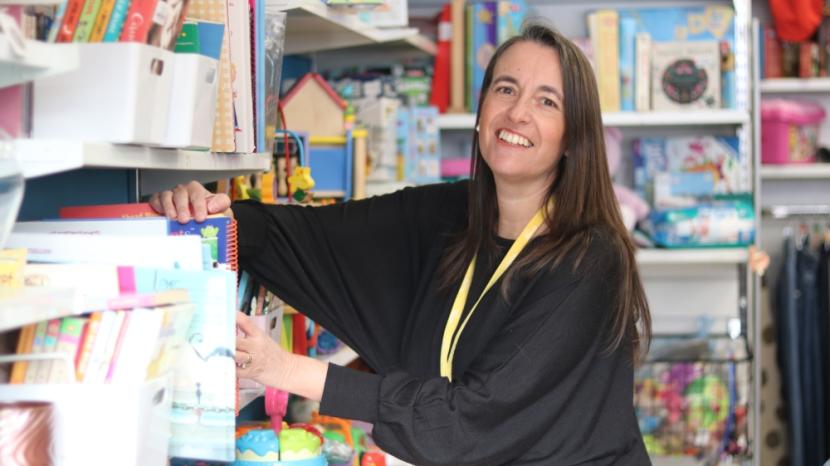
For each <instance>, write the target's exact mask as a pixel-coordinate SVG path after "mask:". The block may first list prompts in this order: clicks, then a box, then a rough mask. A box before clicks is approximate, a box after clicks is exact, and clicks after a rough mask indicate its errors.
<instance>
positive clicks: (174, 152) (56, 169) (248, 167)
mask: <svg viewBox="0 0 830 466" xmlns="http://www.w3.org/2000/svg"><path fill="white" fill-rule="evenodd" d="M1 151H10V152H11V153H12V155H14V156H15V157H16V158H17V160H18V161H19V162H20V163H21V165H22V168H23V176H24V177H26V178H34V177H38V176H45V175H51V174H55V173H62V172H66V171H69V170H75V169H79V168H123V169H137V170H139V171H140V173H141V174H142V176H141V177H140V181H141V186H140V188H141V192H142V193H148V192H153V191H156V190H159V189H163V188H165V187H168V188H169V187H170V186H174V185H175V184H176V183H180V182H183V181H188V180H191V179H197V180H200V181H214V180H217V179H219V178H226V177H230V176H234V175H241V174H245V173H254V172H259V171H265V170H268V169H269V167H270V164H271V156H270V155H269V154H221V153H213V152H202V151H193V150H179V149H161V148H153V147H146V146H133V145H126V144H110V143H98V142H79V141H61V140H43V139H17V140H13V141H11V142H6V143H0V152H1Z"/></svg>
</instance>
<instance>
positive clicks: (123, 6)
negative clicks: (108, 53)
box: [104, 0, 130, 42]
mask: <svg viewBox="0 0 830 466" xmlns="http://www.w3.org/2000/svg"><path fill="white" fill-rule="evenodd" d="M129 8H130V0H115V6H114V7H113V8H112V15H110V21H109V23H107V31H106V32H105V33H104V42H118V39H119V38H121V28H123V27H124V20H125V19H126V18H127V10H128V9H129Z"/></svg>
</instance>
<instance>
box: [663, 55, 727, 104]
mask: <svg viewBox="0 0 830 466" xmlns="http://www.w3.org/2000/svg"><path fill="white" fill-rule="evenodd" d="M720 78H721V73H720V53H719V52H718V43H717V42H715V41H686V42H655V43H652V45H651V108H652V109H653V110H669V111H671V110H689V109H694V110H708V109H718V108H721V92H720V90H721V82H720Z"/></svg>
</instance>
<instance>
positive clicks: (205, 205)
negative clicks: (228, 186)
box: [150, 181, 233, 223]
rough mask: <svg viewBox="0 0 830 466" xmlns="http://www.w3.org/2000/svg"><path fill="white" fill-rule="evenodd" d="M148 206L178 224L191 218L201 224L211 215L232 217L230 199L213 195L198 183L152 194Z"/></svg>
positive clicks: (225, 195) (224, 195)
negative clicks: (176, 221)
mask: <svg viewBox="0 0 830 466" xmlns="http://www.w3.org/2000/svg"><path fill="white" fill-rule="evenodd" d="M150 206H152V207H153V209H154V210H155V211H156V212H158V213H160V214H162V215H165V216H167V218H169V219H171V220H172V219H176V220H178V221H179V222H180V223H186V222H189V221H190V219H191V218H192V219H193V220H196V221H197V222H203V221H204V220H205V219H206V218H207V216H208V215H212V214H224V215H227V216H229V217H233V212H232V211H231V199H230V198H229V197H228V195H227V194H213V193H212V192H210V191H208V190H207V189H205V187H204V186H202V185H201V184H200V183H199V182H198V181H191V182H190V183H187V184H180V185H178V186H176V187H175V188H173V189H172V190H167V191H162V192H159V193H155V194H153V195H152V196H151V197H150Z"/></svg>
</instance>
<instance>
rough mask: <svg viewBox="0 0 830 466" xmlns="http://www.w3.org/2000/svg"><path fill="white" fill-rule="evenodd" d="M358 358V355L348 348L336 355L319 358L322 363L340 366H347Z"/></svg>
mask: <svg viewBox="0 0 830 466" xmlns="http://www.w3.org/2000/svg"><path fill="white" fill-rule="evenodd" d="M357 358H358V356H357V353H355V351H354V350H353V349H351V348H349V347H348V346H343V347H342V348H340V349H339V350H338V351H337V352H336V353H333V354H326V355H322V356H318V357H317V359H319V360H320V361H323V362H326V363H332V364H337V365H338V366H345V365H347V364H349V363H350V362H352V361H354V360H355V359H357Z"/></svg>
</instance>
